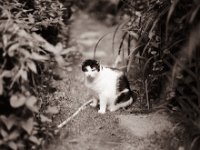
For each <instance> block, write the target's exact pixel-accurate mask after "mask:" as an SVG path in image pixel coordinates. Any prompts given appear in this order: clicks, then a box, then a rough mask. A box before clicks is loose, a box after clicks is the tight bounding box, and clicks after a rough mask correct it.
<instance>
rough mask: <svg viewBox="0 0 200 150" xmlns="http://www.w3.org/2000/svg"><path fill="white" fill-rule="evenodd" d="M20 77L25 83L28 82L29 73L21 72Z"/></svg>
mask: <svg viewBox="0 0 200 150" xmlns="http://www.w3.org/2000/svg"><path fill="white" fill-rule="evenodd" d="M20 76H21V77H22V79H24V80H25V81H27V80H28V75H27V71H26V70H21V72H20Z"/></svg>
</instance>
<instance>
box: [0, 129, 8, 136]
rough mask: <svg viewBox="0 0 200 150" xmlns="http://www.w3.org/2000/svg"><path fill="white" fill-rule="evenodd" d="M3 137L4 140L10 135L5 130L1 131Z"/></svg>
mask: <svg viewBox="0 0 200 150" xmlns="http://www.w3.org/2000/svg"><path fill="white" fill-rule="evenodd" d="M0 132H1V135H2V136H3V138H6V137H7V136H8V133H7V132H6V131H5V130H4V129H1V131H0Z"/></svg>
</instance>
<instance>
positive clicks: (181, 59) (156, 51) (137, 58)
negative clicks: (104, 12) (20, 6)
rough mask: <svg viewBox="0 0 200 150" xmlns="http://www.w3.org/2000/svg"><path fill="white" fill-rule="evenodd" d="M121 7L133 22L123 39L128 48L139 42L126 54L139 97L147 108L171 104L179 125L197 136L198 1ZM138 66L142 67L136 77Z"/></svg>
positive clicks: (126, 27) (135, 3)
mask: <svg viewBox="0 0 200 150" xmlns="http://www.w3.org/2000/svg"><path fill="white" fill-rule="evenodd" d="M122 2H123V7H124V12H125V13H126V14H128V15H129V16H130V20H129V22H128V23H126V24H125V25H124V26H123V29H124V31H125V33H124V36H126V37H127V41H128V43H129V45H130V43H131V42H136V48H134V49H131V48H130V47H128V49H127V53H128V60H127V72H128V73H129V75H131V76H133V77H134V78H135V79H136V82H135V84H136V85H134V86H137V87H138V88H137V89H136V91H138V93H142V92H141V91H143V92H144V93H145V94H143V95H142V96H138V97H139V98H140V100H141V102H143V104H145V105H147V106H148V107H149V108H150V107H151V104H152V103H151V102H156V101H157V102H158V101H159V102H162V103H165V104H167V107H168V108H170V110H177V111H178V112H179V113H180V114H181V115H180V116H179V117H180V118H181V121H183V120H185V119H186V120H187V121H188V119H189V121H188V122H190V125H191V127H192V126H196V127H195V129H198V131H199V130H200V126H199V125H197V122H198V120H199V115H200V107H199V106H200V97H199V95H200V87H199V81H200V80H199V71H200V64H199V61H200V60H199V58H200V57H199V56H200V53H199V48H200V45H199V40H200V36H199V31H200V22H199V18H200V13H199V6H200V3H199V1H187V0H183V1H179V0H175V1H167V0H162V1H159V0H151V1H146V0H143V1H127V0H122ZM124 39H125V38H122V44H123V40H124ZM119 51H120V50H119ZM134 65H139V68H138V71H137V72H136V73H135V71H136V70H133V69H132V67H133V66H134ZM191 120H192V121H191ZM184 122H185V121H184ZM195 122H196V123H195ZM194 134H195V133H192V134H190V135H193V136H191V138H193V139H192V140H191V141H192V142H191V143H189V147H188V146H187V148H190V149H193V146H194V147H195V146H196V144H197V143H198V142H197V141H198V138H199V136H200V134H199V132H198V133H197V134H196V135H195V136H194ZM194 137H195V138H194Z"/></svg>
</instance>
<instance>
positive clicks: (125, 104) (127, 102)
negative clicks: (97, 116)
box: [110, 96, 133, 111]
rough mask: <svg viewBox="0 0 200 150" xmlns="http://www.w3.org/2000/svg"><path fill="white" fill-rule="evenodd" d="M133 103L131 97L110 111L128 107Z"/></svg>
mask: <svg viewBox="0 0 200 150" xmlns="http://www.w3.org/2000/svg"><path fill="white" fill-rule="evenodd" d="M132 103H133V97H132V96H131V97H130V99H129V100H127V101H125V102H121V103H117V104H116V105H115V106H114V107H113V108H112V109H111V110H110V111H116V110H118V109H120V108H124V107H128V106H129V105H131V104H132Z"/></svg>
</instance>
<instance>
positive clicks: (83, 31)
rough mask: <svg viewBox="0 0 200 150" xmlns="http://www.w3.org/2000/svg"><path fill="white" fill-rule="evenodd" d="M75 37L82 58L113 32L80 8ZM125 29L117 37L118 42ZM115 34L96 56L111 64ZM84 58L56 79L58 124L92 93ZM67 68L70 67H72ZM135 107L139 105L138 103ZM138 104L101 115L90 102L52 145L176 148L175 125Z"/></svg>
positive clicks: (85, 149) (53, 148)
mask: <svg viewBox="0 0 200 150" xmlns="http://www.w3.org/2000/svg"><path fill="white" fill-rule="evenodd" d="M71 27H72V30H71V34H72V41H74V42H77V44H78V46H77V49H79V50H80V51H81V52H82V53H83V59H85V58H92V56H93V49H94V45H95V44H96V42H97V41H98V39H99V38H100V37H101V36H103V35H104V34H105V33H108V32H112V31H114V29H115V27H107V26H105V25H103V24H101V23H100V22H98V21H96V20H94V19H92V18H91V17H89V16H88V15H86V14H83V13H80V14H78V15H77V16H75V18H74V22H73V24H72V26H71ZM119 40H120V33H119V34H118V35H117V38H116V41H115V48H116V47H118V44H119ZM111 49H112V34H110V35H108V36H106V37H105V39H103V40H102V41H101V42H100V45H99V46H98V48H97V58H98V59H99V60H100V61H101V62H102V63H103V64H108V65H111V64H112V63H113V60H114V58H115V57H114V55H113V52H112V50H111ZM80 64H81V63H79V64H78V65H74V66H73V67H71V68H70V69H69V68H68V69H66V71H65V72H64V73H63V76H64V78H63V79H62V80H58V81H56V80H52V81H51V84H52V85H53V86H54V87H56V89H57V91H56V92H55V93H52V95H51V96H50V97H51V99H52V102H51V103H54V104H55V105H56V106H58V107H60V110H61V112H60V113H59V114H58V115H57V116H56V117H55V118H54V122H55V123H57V124H59V123H61V122H62V121H63V120H65V119H66V118H68V117H70V115H72V114H73V113H74V112H75V111H76V110H77V109H78V108H79V107H80V106H81V105H82V104H83V103H84V102H86V101H88V100H89V98H90V97H91V94H90V91H88V89H86V87H85V86H84V82H83V81H84V78H83V73H82V72H81V66H80ZM67 70H68V71H67ZM133 108H134V107H133ZM133 108H129V109H127V110H119V111H117V112H112V113H111V112H107V113H106V114H103V115H102V114H98V113H97V108H96V109H95V108H91V107H89V106H88V107H87V108H86V109H85V110H83V111H81V112H80V113H79V114H78V115H77V116H76V117H75V118H74V119H73V120H71V121H70V122H69V123H68V124H67V125H66V126H65V127H64V128H62V129H61V131H60V135H59V136H58V138H55V139H54V141H52V142H51V143H50V144H49V146H48V148H46V149H48V150H169V149H170V150H173V149H178V147H179V145H178V143H179V142H180V141H179V140H178V138H176V136H174V130H173V129H174V124H173V123H172V122H171V121H170V119H169V117H168V116H167V115H166V114H165V113H161V112H154V113H148V114H134V113H132V112H133V111H132V110H133Z"/></svg>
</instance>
